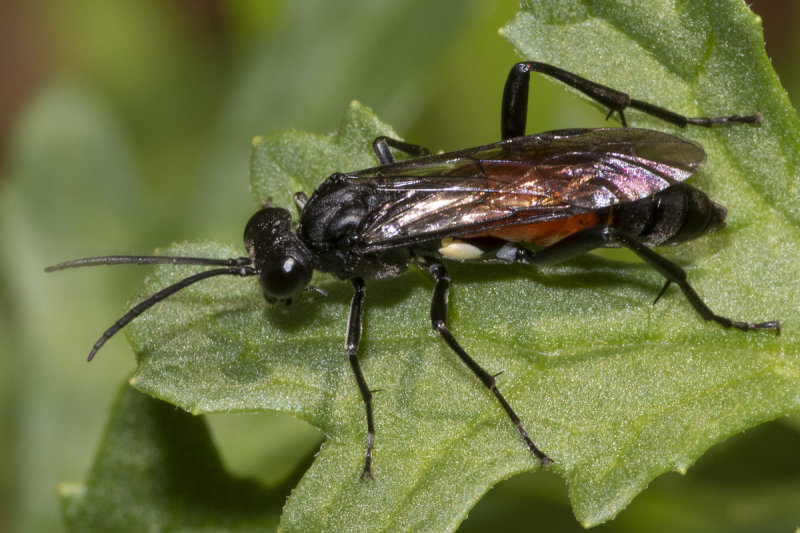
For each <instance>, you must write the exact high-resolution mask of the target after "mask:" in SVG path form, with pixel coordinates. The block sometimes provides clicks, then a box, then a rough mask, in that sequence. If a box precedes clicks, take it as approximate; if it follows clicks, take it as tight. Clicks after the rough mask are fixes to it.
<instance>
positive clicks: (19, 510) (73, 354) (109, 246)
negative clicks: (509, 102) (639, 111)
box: [0, 0, 800, 532]
mask: <svg viewBox="0 0 800 533" xmlns="http://www.w3.org/2000/svg"><path fill="white" fill-rule="evenodd" d="M751 3H752V5H753V9H754V11H756V12H757V13H759V14H760V15H761V16H762V17H763V19H764V25H765V36H766V41H767V50H768V53H769V54H770V57H771V58H772V60H773V64H774V66H775V67H776V69H777V70H778V74H779V75H780V77H781V79H782V81H783V82H784V85H785V87H786V88H787V90H788V91H789V94H790V97H791V98H792V100H793V102H794V103H795V105H796V104H797V102H798V100H797V99H798V88H800V69H798V67H797V62H796V61H795V60H794V58H795V57H797V54H798V52H800V34H799V33H798V32H797V28H798V26H799V24H798V23H800V3H797V2H794V1H785V2H777V1H769V0H765V1H759V2H751ZM515 12H516V2H514V1H512V0H506V1H502V2H501V1H492V2H485V1H484V2H480V1H477V0H471V1H469V0H448V1H440V2H435V3H434V2H429V1H426V0H403V1H400V2H391V3H390V2H374V1H372V0H350V1H347V2H329V1H325V0H308V1H304V2H289V1H245V0H237V1H228V2H222V1H215V0H197V1H194V0H181V1H178V0H175V1H172V2H163V1H155V0H136V1H132V0H128V1H121V2H106V1H103V0H72V1H69V2H65V1H60V2H59V1H56V2H45V1H43V0H40V1H24V0H4V1H3V2H2V3H0V276H1V277H0V346H2V357H0V434H1V435H2V438H1V439H0V532H3V531H53V530H58V529H59V528H60V527H61V525H60V516H59V505H58V498H57V493H56V485H57V483H59V482H62V481H79V480H81V479H82V477H83V475H84V474H85V472H86V471H87V470H88V468H89V465H90V464H91V461H92V457H93V453H94V451H95V446H96V443H97V442H98V440H99V438H100V435H101V434H102V428H103V425H104V423H105V421H106V417H107V414H108V409H109V407H110V405H111V402H112V399H113V396H114V394H115V392H116V390H117V389H118V387H119V385H120V384H121V383H122V382H124V380H125V379H126V377H127V375H128V374H129V373H130V371H131V369H132V367H133V363H134V360H133V358H132V357H131V355H132V354H131V351H130V349H129V348H128V346H127V342H126V341H125V339H124V338H123V337H122V336H120V337H119V338H115V339H114V340H113V341H111V342H110V343H109V345H108V346H107V347H106V348H104V353H102V354H101V357H99V358H98V360H97V361H96V362H95V363H93V364H92V365H91V366H88V365H86V364H85V363H84V358H85V356H86V354H87V353H88V349H89V347H90V346H91V344H92V343H93V342H94V340H95V339H96V337H97V336H98V334H99V333H100V332H101V331H102V330H103V329H104V328H105V327H107V326H108V325H109V324H110V323H111V322H112V321H113V320H114V319H115V318H116V317H117V316H118V315H119V314H120V313H121V312H122V311H123V310H124V307H125V306H124V304H125V302H126V301H128V299H129V298H130V297H131V295H132V294H134V293H135V291H136V290H137V288H138V287H139V286H140V284H141V280H142V278H143V276H144V275H145V274H146V271H145V270H141V269H137V268H135V267H129V268H109V269H90V270H86V271H81V270H76V271H70V272H68V273H60V274H54V275H48V276H45V275H44V274H43V272H42V269H43V267H44V266H46V265H48V264H51V263H55V262H58V261H61V260H65V259H70V258H74V257H79V256H85V255H101V254H106V253H115V252H129V253H150V252H152V250H153V249H155V248H157V247H159V246H164V245H167V244H169V243H171V242H174V241H183V240H188V241H193V240H204V239H215V240H221V241H225V242H232V243H238V242H240V241H241V231H242V228H243V225H244V222H245V221H246V220H247V218H248V217H249V216H250V214H251V212H252V211H253V210H254V209H255V207H256V202H255V200H254V199H253V198H252V197H251V195H250V193H249V190H248V184H249V180H248V164H249V155H250V139H251V138H252V137H253V136H254V135H257V134H263V133H269V132H272V131H276V130H280V129H288V128H295V129H301V130H307V131H314V132H320V133H323V132H329V131H332V130H334V129H335V128H336V127H337V125H338V122H339V119H340V117H341V116H342V115H343V113H344V111H345V109H346V106H347V104H348V102H349V101H350V100H353V99H358V100H360V101H362V102H363V103H365V104H366V105H368V106H370V107H372V108H373V110H374V111H375V112H376V113H377V114H378V116H379V117H380V118H381V119H382V120H384V121H386V122H387V123H389V124H391V125H393V126H394V127H395V129H396V131H398V132H399V133H400V134H401V135H403V136H404V137H405V138H406V139H408V140H410V141H411V142H415V143H419V144H422V145H424V146H428V147H430V148H432V149H434V150H439V149H443V150H452V149H457V148H461V147H464V146H468V145H477V144H481V143H487V142H492V141H495V140H497V138H498V136H499V107H500V95H501V91H502V84H503V82H504V79H505V76H506V73H507V71H508V68H509V66H510V65H511V64H512V63H513V62H514V61H516V60H518V58H517V57H516V56H515V54H514V53H513V51H512V49H511V46H510V45H508V44H507V43H506V42H505V41H504V40H503V39H502V38H500V37H499V36H498V35H497V29H498V28H499V27H501V26H502V25H503V24H505V22H506V21H507V20H508V19H510V18H511V17H513V15H514V13H515ZM534 83H535V85H534V89H533V93H532V94H533V102H532V106H531V128H532V130H546V129H552V128H557V127H572V126H587V125H600V124H602V123H603V122H602V116H598V113H597V112H596V110H594V109H592V108H591V107H590V106H588V105H587V104H585V103H583V102H581V101H578V100H577V99H575V98H574V97H572V96H570V95H568V94H566V93H565V92H564V91H563V90H562V89H561V88H559V87H557V86H555V85H553V84H550V83H547V82H541V81H540V80H536V81H535V82H534ZM623 89H624V88H623ZM343 170H344V169H343ZM323 178H324V176H320V180H321V179H323ZM308 192H310V191H308ZM210 423H211V427H212V431H213V434H214V437H215V440H216V442H217V444H218V445H219V447H220V449H221V453H222V455H223V458H224V460H225V462H226V464H227V465H228V467H229V468H230V469H231V470H233V471H234V472H236V473H237V474H240V475H243V476H245V475H246V476H254V477H257V478H258V479H260V480H261V481H262V482H263V483H265V484H267V485H269V486H274V485H277V484H279V483H280V482H281V481H283V480H284V479H285V478H286V477H287V476H288V475H289V474H290V473H291V472H292V471H293V470H294V469H295V467H296V466H297V465H303V464H305V463H306V461H308V459H309V457H310V456H311V454H313V453H314V451H315V450H316V449H318V446H319V443H320V442H321V441H322V435H321V434H319V433H318V432H316V431H315V430H313V429H312V428H309V427H307V426H306V425H305V424H303V423H301V422H298V421H296V420H294V419H292V418H291V417H288V416H279V415H236V416H234V415H227V416H222V415H218V416H215V417H210ZM799 449H800V423H798V420H797V418H791V419H786V420H783V421H778V422H775V423H772V424H768V425H766V426H763V427H761V428H758V429H756V430H753V431H750V432H748V433H747V434H745V435H741V436H738V437H736V438H733V439H730V440H729V441H728V442H726V443H723V444H722V445H720V446H717V447H715V448H714V449H713V450H711V451H710V452H709V453H708V454H707V455H706V456H704V457H703V458H701V460H700V461H699V462H698V464H697V465H696V466H695V467H694V468H692V469H691V470H690V471H689V473H688V475H687V476H685V477H681V476H678V475H676V474H668V475H665V476H662V477H661V478H659V479H658V480H656V481H655V482H654V483H652V484H651V486H650V488H649V489H648V490H647V491H645V493H643V494H642V495H640V496H639V497H638V498H637V499H636V500H634V502H633V504H632V505H631V506H630V508H629V509H628V510H626V511H625V512H623V513H622V514H621V515H620V516H619V517H618V519H617V520H615V521H614V522H612V523H610V524H607V525H603V526H600V527H599V528H598V530H609V531H638V530H640V529H643V528H645V527H646V528H648V529H650V530H663V531H674V530H676V529H678V528H679V527H683V528H687V529H691V530H693V531H731V530H740V531H748V530H752V525H753V524H761V525H763V526H764V528H763V529H761V528H759V529H758V530H761V531H767V530H769V529H770V528H771V527H773V526H775V527H777V526H776V524H780V525H785V524H794V525H800V510H798V509H800V502H791V501H786V498H787V496H786V492H785V491H782V490H781V489H782V487H784V486H785V484H787V483H795V484H796V483H797V480H798V479H800V459H799V458H798V456H799V455H800V454H798V453H797V451H798V450H799ZM767 450H768V451H767ZM765 451H766V453H765ZM749 454H753V455H767V457H766V458H762V459H760V460H759V461H758V462H757V464H755V462H754V464H748V463H747V457H748V456H749ZM792 494H796V491H794V492H793V493H792ZM792 512H793V513H794V518H793V519H792V515H791V514H787V513H792ZM792 520H794V521H792ZM490 524H493V526H494V528H504V529H506V530H520V531H527V530H530V529H536V530H539V529H541V530H549V531H562V530H563V531H573V530H574V531H578V530H581V528H580V526H579V525H578V524H577V523H576V522H575V520H574V518H573V517H572V514H571V511H570V509H569V504H568V501H567V498H566V488H565V487H564V485H563V482H562V481H561V480H560V478H557V477H556V476H555V475H553V474H548V473H538V474H537V475H535V476H534V475H523V476H518V477H516V478H514V479H511V480H509V481H507V482H505V483H502V484H501V485H499V486H498V487H497V488H495V489H494V490H492V491H491V492H490V493H489V494H488V495H487V497H486V498H484V500H483V501H482V502H481V503H480V504H479V505H478V506H477V507H476V508H475V509H474V510H473V511H472V512H471V513H470V518H469V519H468V520H467V521H466V522H465V523H464V524H463V526H462V529H463V530H464V531H472V530H474V531H478V530H482V529H483V528H485V527H488V525H490ZM783 530H785V531H787V529H785V528H784V529H783Z"/></svg>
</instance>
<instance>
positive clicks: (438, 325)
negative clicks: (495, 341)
mask: <svg viewBox="0 0 800 533" xmlns="http://www.w3.org/2000/svg"><path fill="white" fill-rule="evenodd" d="M428 272H430V274H431V275H432V276H433V279H434V280H435V286H434V288H433V298H432V300H431V325H432V326H433V329H434V330H435V331H436V332H437V333H438V334H439V335H441V336H442V338H443V339H444V341H445V342H446V343H447V345H448V346H449V347H450V349H451V350H453V351H454V352H455V353H456V355H458V357H459V358H460V359H461V361H462V362H463V363H464V364H465V365H467V367H468V368H469V369H470V370H471V371H472V373H473V374H475V376H477V378H478V379H479V380H480V381H481V383H483V385H484V386H485V387H486V388H487V389H489V390H490V391H492V394H494V396H495V397H496V398H497V401H499V402H500V405H502V406H503V409H504V410H505V412H506V414H507V415H508V417H509V418H510V419H511V422H512V423H513V424H514V425H515V426H516V428H517V430H518V431H519V434H520V436H521V437H522V440H524V441H525V444H527V445H528V449H529V450H530V451H531V453H532V454H533V455H534V457H536V458H537V459H538V460H539V463H540V464H541V465H542V466H549V465H550V464H551V463H552V462H553V461H552V459H550V458H549V457H547V455H545V454H544V452H542V451H541V450H540V449H539V448H538V447H537V446H536V445H535V444H534V443H533V440H531V438H530V437H529V436H528V432H527V431H525V428H524V427H523V426H522V421H521V420H520V419H519V417H518V416H517V413H515V412H514V409H512V408H511V405H510V404H509V403H508V402H507V401H506V399H505V398H504V397H503V395H502V394H500V391H499V390H498V389H497V383H496V380H495V377H494V376H493V375H491V374H489V373H488V372H487V371H486V370H484V369H483V367H481V366H480V365H479V364H478V363H477V362H476V361H475V360H474V359H473V358H472V357H470V356H469V354H468V353H467V352H466V351H464V349H463V348H462V347H461V345H460V344H458V341H456V339H455V337H453V334H452V333H450V330H449V329H448V328H447V324H446V320H447V296H448V292H449V288H450V276H449V275H448V274H447V270H446V269H445V268H444V265H442V264H441V263H433V264H431V265H429V266H428Z"/></svg>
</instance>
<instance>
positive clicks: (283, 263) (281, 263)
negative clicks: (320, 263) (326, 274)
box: [261, 255, 313, 299]
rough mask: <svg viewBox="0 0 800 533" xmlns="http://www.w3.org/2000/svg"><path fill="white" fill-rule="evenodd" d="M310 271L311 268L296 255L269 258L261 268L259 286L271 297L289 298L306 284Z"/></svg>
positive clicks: (309, 277) (309, 280) (311, 271)
mask: <svg viewBox="0 0 800 533" xmlns="http://www.w3.org/2000/svg"><path fill="white" fill-rule="evenodd" d="M312 273H313V269H311V268H309V267H308V265H306V264H305V263H303V262H302V261H301V260H299V259H297V258H296V257H292V256H290V255H285V256H283V257H275V258H271V259H270V260H268V261H266V264H265V265H264V266H263V267H262V268H261V287H262V288H263V289H264V292H265V293H266V294H267V295H269V296H271V297H273V298H279V299H285V298H290V297H292V296H294V295H295V294H297V293H298V292H300V291H302V290H303V289H305V288H306V287H307V286H308V284H309V282H311V274H312Z"/></svg>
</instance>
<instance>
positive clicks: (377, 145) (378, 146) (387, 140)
mask: <svg viewBox="0 0 800 533" xmlns="http://www.w3.org/2000/svg"><path fill="white" fill-rule="evenodd" d="M390 147H391V148H394V149H395V150H400V151H401V152H404V153H406V154H408V155H410V156H412V157H422V156H423V155H428V154H429V153H430V152H429V151H428V149H427V148H423V147H422V146H419V145H417V144H411V143H407V142H404V141H398V140H397V139H392V138H391V137H386V136H384V135H381V136H380V137H376V138H375V140H374V141H372V151H373V152H375V157H377V158H378V161H379V162H380V164H381V165H388V164H390V163H394V162H395V158H394V154H393V153H392V151H391V150H390Z"/></svg>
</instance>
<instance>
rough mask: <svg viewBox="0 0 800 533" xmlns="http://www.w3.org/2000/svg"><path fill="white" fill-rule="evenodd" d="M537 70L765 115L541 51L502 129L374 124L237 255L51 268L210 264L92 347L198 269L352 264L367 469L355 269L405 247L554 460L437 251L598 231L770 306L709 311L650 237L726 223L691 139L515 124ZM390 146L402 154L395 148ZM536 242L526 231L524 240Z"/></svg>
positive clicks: (252, 224) (268, 280)
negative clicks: (436, 139) (355, 164)
mask: <svg viewBox="0 0 800 533" xmlns="http://www.w3.org/2000/svg"><path fill="white" fill-rule="evenodd" d="M532 71H535V72H541V73H544V74H546V75H548V76H552V77H554V78H556V79H558V80H561V81H562V82H564V83H566V84H568V85H570V86H572V87H574V88H575V89H578V90H580V91H582V92H583V93H585V94H586V95H588V96H589V97H590V98H592V99H594V100H596V101H597V102H599V103H601V104H603V105H605V106H608V107H609V108H610V112H609V116H610V115H611V114H613V113H615V112H616V113H617V114H618V115H619V117H620V119H621V121H622V124H623V126H626V121H625V115H624V114H623V113H624V110H625V109H627V108H632V109H637V110H639V111H643V112H645V113H648V114H650V115H653V116H655V117H658V118H660V119H663V120H665V121H667V122H671V123H673V124H677V125H678V126H686V125H697V126H717V125H725V124H736V123H742V124H759V123H760V122H761V117H760V115H757V114H756V115H750V116H738V115H737V116H728V117H717V118H688V117H684V116H682V115H679V114H677V113H674V112H672V111H669V110H667V109H664V108H661V107H658V106H655V105H653V104H649V103H647V102H643V101H640V100H635V99H632V98H630V97H629V96H628V95H627V94H625V93H622V92H620V91H617V90H614V89H611V88H609V87H606V86H603V85H600V84H597V83H594V82H592V81H589V80H587V79H585V78H581V77H579V76H576V75H575V74H572V73H570V72H567V71H564V70H562V69H559V68H556V67H554V66H551V65H547V64H543V63H538V62H533V61H529V62H524V63H518V64H516V65H514V67H513V68H512V69H511V73H510V74H509V76H508V80H507V81H506V86H505V91H504V93H503V101H502V119H501V135H502V139H503V140H501V141H499V142H496V143H493V144H488V145H485V146H478V147H476V148H468V149H465V150H459V151H456V152H449V153H443V154H437V155H429V154H428V151H427V150H425V149H424V148H421V147H419V146H416V145H413V144H408V143H405V142H401V141H398V140H395V139H391V138H388V137H378V138H377V139H375V141H374V142H373V145H372V147H373V149H374V151H375V154H376V156H377V158H378V161H379V163H380V165H379V166H377V167H374V168H370V169H367V170H359V171H356V172H350V173H335V174H332V175H331V176H329V177H328V178H327V179H326V180H325V181H323V182H322V183H321V184H320V186H319V187H317V189H316V190H315V191H314V193H313V194H312V195H311V197H310V198H308V197H306V196H305V194H303V193H301V192H299V193H297V194H296V195H295V202H296V204H297V207H298V209H299V211H300V215H299V221H298V222H297V224H296V225H295V224H293V222H292V217H291V215H290V213H289V211H287V210H286V209H281V208H277V207H270V206H266V207H264V208H263V209H261V210H260V211H258V212H257V213H256V214H255V215H253V216H252V218H250V220H249V222H248V223H247V226H246V228H245V231H244V244H245V248H246V249H247V254H248V256H247V257H242V258H238V259H229V260H217V259H207V258H195V257H161V256H147V257H140V256H109V257H92V258H85V259H78V260H75V261H69V262H66V263H61V264H58V265H55V266H52V267H49V268H48V269H47V271H48V272H50V271H54V270H61V269H64V268H71V267H77V266H87V265H116V264H157V263H171V264H175V265H208V266H217V267H219V268H215V269H211V270H207V271H205V272H200V273H198V274H194V275H192V276H189V277H187V278H185V279H183V280H181V281H179V282H178V283H176V284H174V285H171V286H169V287H166V288H164V289H162V290H160V291H159V292H157V293H155V294H153V295H152V296H150V297H149V298H147V299H146V300H144V301H142V302H141V303H139V304H137V305H136V306H134V307H133V308H132V309H131V310H130V311H128V312H127V313H125V315H123V316H122V318H120V319H119V320H117V322H115V323H114V325H112V326H111V327H110V328H108V330H106V331H105V333H103V335H102V336H101V337H100V339H99V340H98V341H97V342H96V343H95V345H94V347H93V348H92V350H91V352H90V354H89V359H90V360H91V359H92V357H94V355H95V354H96V353H97V350H99V349H100V347H102V346H103V344H104V343H105V342H106V341H107V340H108V339H109V338H110V337H111V336H113V335H114V334H115V333H116V332H118V331H119V330H120V329H121V328H123V327H124V326H125V325H126V324H128V323H129V322H130V321H131V320H133V319H134V318H136V317H137V316H138V315H140V314H141V313H142V312H144V311H145V310H146V309H148V308H150V307H151V306H153V305H155V304H156V303H157V302H159V301H161V300H163V299H164V298H167V297H168V296H170V295H172V294H174V293H176V292H177V291H179V290H181V289H183V288H185V287H188V286H189V285H191V284H193V283H195V282H197V281H200V280H202V279H206V278H210V277H213V276H220V275H232V276H242V277H247V276H258V278H259V281H260V282H261V287H262V290H263V292H264V296H265V298H266V299H267V300H268V301H269V302H276V301H289V300H290V299H291V298H293V297H295V296H297V295H298V294H299V293H301V292H303V291H308V290H316V291H318V292H319V289H314V288H312V287H309V282H310V281H311V275H312V273H313V272H314V271H315V270H320V271H323V272H330V273H332V274H334V275H336V276H338V277H340V278H341V279H344V280H349V281H350V282H351V283H352V284H353V287H354V288H355V294H354V295H353V299H352V301H351V303H350V318H349V320H348V323H347V334H346V341H345V350H346V352H347V357H348V358H349V361H350V365H351V366H352V368H353V373H354V374H355V378H356V383H357V384H358V388H359V390H360V392H361V396H362V398H363V400H364V405H365V407H366V415H367V445H366V459H365V461H364V470H363V473H362V477H363V478H364V479H370V478H371V477H372V450H373V439H374V433H375V429H374V424H373V416H372V393H371V392H370V389H369V387H368V386H367V382H366V380H365V379H364V375H363V373H362V372H361V368H360V366H359V363H358V358H357V354H358V344H359V339H360V338H361V317H362V310H363V304H364V295H365V283H364V279H366V278H370V279H383V278H390V277H394V276H398V275H400V274H401V273H402V272H403V271H404V270H406V268H407V267H408V265H409V264H410V263H412V262H413V263H414V264H416V265H417V266H418V267H419V268H421V269H422V270H424V271H426V272H428V273H429V274H430V275H431V276H432V277H433V280H434V289H433V298H432V302H431V310H430V316H431V323H432V325H433V328H434V329H435V330H436V331H437V332H438V333H439V334H440V335H441V336H442V338H443V339H444V341H445V342H446V343H447V345H448V346H449V347H450V348H451V349H452V350H453V351H454V352H455V353H456V355H458V357H459V358H460V359H461V360H462V361H463V362H464V364H465V365H467V367H469V369H470V370H471V371H472V372H473V373H474V374H475V375H476V376H477V377H478V379H479V380H480V381H481V383H483V385H484V386H485V387H486V388H488V389H489V390H491V392H492V393H493V394H494V396H495V397H496V398H497V400H498V401H499V402H500V404H501V405H502V407H503V409H504V410H505V412H506V413H507V414H508V416H509V418H510V419H511V421H512V422H513V423H514V425H515V426H516V428H517V429H518V430H519V433H520V435H521V436H522V439H523V440H524V441H525V443H526V444H527V446H528V449H529V450H530V451H531V452H532V453H533V455H534V456H535V457H536V458H537V459H538V460H539V461H540V462H541V465H542V466H546V465H548V464H550V463H551V460H550V458H549V457H548V456H547V455H546V454H545V453H544V452H542V451H541V450H540V449H539V448H538V447H537V446H536V445H535V444H534V442H533V440H532V439H531V438H530V437H529V435H528V433H527V432H526V431H525V429H524V427H523V425H522V422H521V421H520V419H519V417H518V416H517V414H516V413H515V412H514V409H513V408H512V407H511V405H510V404H509V403H508V401H507V400H506V399H505V398H504V397H503V395H502V394H501V393H500V391H499V390H498V388H497V383H496V381H495V377H494V376H493V375H492V374H490V373H488V372H487V371H486V370H484V369H483V367H481V365H479V364H478V363H477V362H476V361H475V360H474V359H473V358H472V357H471V356H470V355H469V354H467V352H466V351H465V350H464V349H463V348H462V347H461V345H460V344H459V343H458V341H456V339H455V338H454V337H453V335H452V334H451V333H450V330H449V329H448V327H447V325H446V318H447V295H448V288H449V286H450V277H449V276H448V274H447V269H446V268H445V266H444V264H443V260H456V261H479V262H487V263H499V264H511V263H524V264H529V265H536V264H543V263H551V262H557V261H563V260H565V259H568V258H571V257H574V256H576V255H579V254H583V253H586V252H589V251H590V250H593V249H595V248H599V247H619V246H623V247H626V248H628V249H630V250H632V251H633V252H634V253H635V254H636V255H638V256H639V257H640V258H641V259H643V260H644V261H645V262H646V263H648V264H649V265H650V266H652V267H653V268H655V269H656V270H657V271H658V272H659V273H660V274H661V275H662V276H664V278H665V279H666V283H665V284H664V288H663V289H662V290H661V292H660V293H659V295H658V297H657V298H656V300H658V298H659V297H660V296H661V295H662V294H663V293H664V291H665V290H666V289H667V287H669V285H670V284H671V283H674V284H676V285H677V286H678V287H679V288H680V289H681V290H682V291H683V293H684V294H685V295H686V298H687V299H688V300H689V303H690V304H691V305H692V307H694V309H695V311H697V313H699V314H700V316H701V317H703V318H704V319H705V320H712V321H714V322H716V323H718V324H720V325H721V326H723V327H726V328H731V327H732V328H737V329H741V330H747V331H749V330H761V329H770V330H775V331H776V332H780V323H779V322H778V321H777V320H773V321H768V322H760V323H751V322H737V321H733V320H731V319H729V318H726V317H724V316H720V315H717V314H715V313H714V312H713V311H711V309H709V307H708V306H707V305H706V304H705V303H704V302H703V300H702V299H701V298H700V297H699V296H698V295H697V293H696V292H695V291H694V289H692V287H691V286H690V285H689V283H688V282H687V281H686V272H685V271H684V270H683V269H682V268H681V267H679V266H678V265H676V264H674V263H672V262H671V261H669V260H667V259H665V258H664V257H662V256H660V255H658V254H657V253H655V252H653V251H652V250H651V249H650V248H649V246H652V245H666V244H678V243H681V242H685V241H687V240H690V239H694V238H696V237H699V236H701V235H703V234H705V233H708V232H711V231H714V230H716V229H719V228H721V227H723V226H724V219H725V213H726V211H725V208H724V207H722V206H720V205H718V204H716V203H714V202H712V201H711V200H710V199H709V198H708V197H707V196H706V195H705V194H704V193H703V192H701V191H699V190H697V189H695V188H694V187H691V186H689V185H686V184H685V183H684V180H686V179H687V178H688V177H689V176H691V175H692V174H693V173H694V172H695V171H696V170H697V169H698V168H699V167H700V166H701V165H702V164H703V162H704V160H705V152H704V151H703V149H702V148H701V147H700V146H699V145H697V144H696V143H694V142H691V141H687V140H684V139H682V138H680V137H676V136H674V135H669V134H666V133H661V132H658V131H653V130H645V129H633V128H604V129H572V130H560V131H550V132H546V133H540V134H537V135H529V136H526V135H525V122H526V112H527V105H528V104H527V101H528V85H529V77H530V72H532ZM391 149H395V150H398V151H401V152H405V153H406V154H408V155H410V156H413V158H412V159H409V160H406V161H400V162H398V161H395V158H394V155H393V154H392V150H391ZM529 246H531V247H529Z"/></svg>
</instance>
